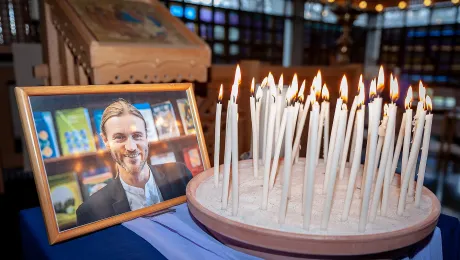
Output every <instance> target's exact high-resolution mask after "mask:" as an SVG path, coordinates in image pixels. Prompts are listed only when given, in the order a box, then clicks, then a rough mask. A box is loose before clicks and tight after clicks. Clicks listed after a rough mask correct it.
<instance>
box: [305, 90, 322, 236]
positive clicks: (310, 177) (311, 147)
mask: <svg viewBox="0 0 460 260" xmlns="http://www.w3.org/2000/svg"><path fill="white" fill-rule="evenodd" d="M315 89H316V90H315V92H316V97H318V98H319V96H320V94H321V85H319V86H316V88H315ZM311 97H312V103H313V104H312V111H311V114H310V126H309V128H310V131H309V135H308V143H307V147H306V148H307V155H306V159H307V161H306V162H305V173H304V183H303V200H302V202H303V205H304V209H303V228H304V229H307V230H308V229H309V227H310V220H311V212H312V210H311V209H312V204H313V196H314V190H315V189H314V183H315V168H316V167H315V166H316V164H315V160H316V143H317V142H318V139H317V138H318V117H319V104H318V102H317V101H316V98H315V95H314V94H313V93H312V94H311Z"/></svg>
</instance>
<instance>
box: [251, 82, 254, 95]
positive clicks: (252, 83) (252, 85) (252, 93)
mask: <svg viewBox="0 0 460 260" xmlns="http://www.w3.org/2000/svg"><path fill="white" fill-rule="evenodd" d="M251 96H254V78H252V80H251Z"/></svg>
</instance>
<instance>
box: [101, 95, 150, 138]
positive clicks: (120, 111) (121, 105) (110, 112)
mask: <svg viewBox="0 0 460 260" xmlns="http://www.w3.org/2000/svg"><path fill="white" fill-rule="evenodd" d="M123 115H133V116H137V117H139V118H140V119H142V121H143V122H144V127H145V134H147V123H146V122H145V119H144V117H143V116H142V114H141V112H139V110H138V109H137V108H136V107H135V106H133V105H132V104H131V103H129V102H128V101H126V100H125V99H123V98H119V99H117V100H115V101H114V102H112V103H111V104H110V105H108V106H107V107H106V108H105V110H104V113H102V119H101V132H102V134H103V135H104V136H107V135H106V131H105V123H106V122H107V120H109V119H110V118H112V117H116V116H117V117H119V116H123Z"/></svg>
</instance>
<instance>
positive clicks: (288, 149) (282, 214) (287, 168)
mask: <svg viewBox="0 0 460 260" xmlns="http://www.w3.org/2000/svg"><path fill="white" fill-rule="evenodd" d="M292 92H293V93H294V95H291V98H290V101H289V103H288V107H287V115H286V116H287V120H286V133H285V140H284V166H283V190H282V192H281V201H280V210H279V216H278V221H279V223H280V224H283V223H284V221H285V219H286V211H287V202H288V195H289V186H290V184H291V180H290V179H291V178H290V175H291V168H292V165H291V164H290V162H291V156H292V154H291V153H292V137H293V131H292V130H293V125H294V124H293V122H294V113H295V108H294V102H293V99H294V96H295V92H294V91H292Z"/></svg>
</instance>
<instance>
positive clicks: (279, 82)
mask: <svg viewBox="0 0 460 260" xmlns="http://www.w3.org/2000/svg"><path fill="white" fill-rule="evenodd" d="M283 86H284V80H283V74H281V76H280V79H279V81H278V91H279V93H280V94H281V93H283Z"/></svg>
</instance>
